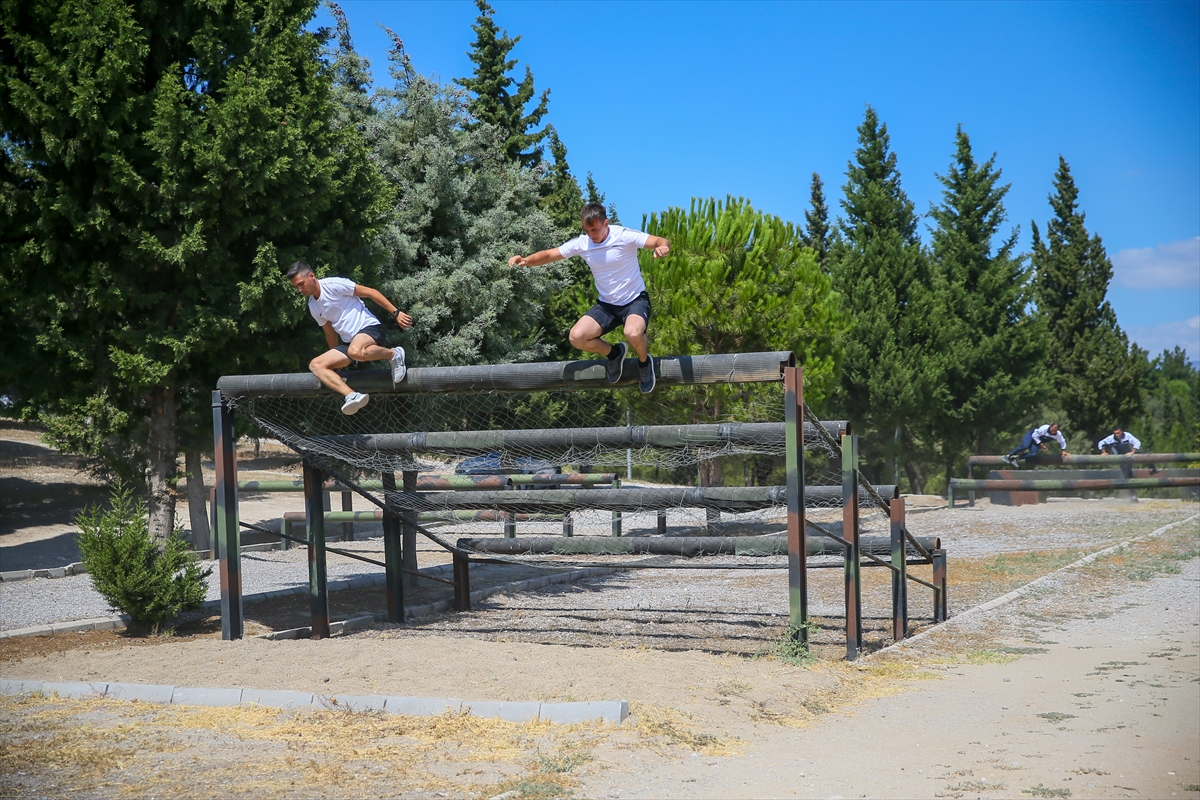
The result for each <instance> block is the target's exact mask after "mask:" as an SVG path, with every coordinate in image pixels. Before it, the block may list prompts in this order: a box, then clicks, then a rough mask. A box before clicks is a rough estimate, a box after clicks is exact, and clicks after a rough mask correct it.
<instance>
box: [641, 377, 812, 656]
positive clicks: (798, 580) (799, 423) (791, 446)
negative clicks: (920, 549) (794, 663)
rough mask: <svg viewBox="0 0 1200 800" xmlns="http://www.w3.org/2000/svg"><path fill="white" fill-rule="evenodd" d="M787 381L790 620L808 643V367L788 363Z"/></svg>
mask: <svg viewBox="0 0 1200 800" xmlns="http://www.w3.org/2000/svg"><path fill="white" fill-rule="evenodd" d="M783 385H784V396H783V397H784V400H783V402H784V409H783V411H784V420H785V421H784V434H785V435H784V438H785V442H786V451H787V455H786V465H787V467H786V469H787V530H788V622H789V628H790V629H791V635H792V637H793V639H794V640H795V641H796V642H798V643H799V644H801V645H804V646H807V645H808V552H807V547H806V544H805V541H804V529H805V518H804V370H802V369H801V368H799V367H785V368H784V370H783ZM660 519H662V518H660ZM664 522H665V520H664ZM664 527H665V526H664Z"/></svg>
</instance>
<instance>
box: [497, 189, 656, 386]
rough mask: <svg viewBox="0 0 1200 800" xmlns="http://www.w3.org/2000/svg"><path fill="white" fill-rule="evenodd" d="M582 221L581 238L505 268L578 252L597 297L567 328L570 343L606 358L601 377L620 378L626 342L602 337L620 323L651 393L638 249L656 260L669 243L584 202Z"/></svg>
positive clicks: (646, 301) (651, 373) (645, 303)
mask: <svg viewBox="0 0 1200 800" xmlns="http://www.w3.org/2000/svg"><path fill="white" fill-rule="evenodd" d="M579 217H580V220H581V221H582V222H583V230H584V231H585V233H584V234H583V235H582V236H577V237H575V238H574V239H571V240H570V241H569V242H566V243H565V244H562V245H560V246H559V247H555V248H554V249H552V250H540V251H538V252H536V253H534V254H533V255H531V256H513V257H512V258H510V259H509V260H508V265H509V266H510V267H540V266H541V265H543V264H551V263H553V262H555V261H562V260H563V259H564V258H570V257H571V256H580V257H582V258H583V260H584V261H586V262H587V265H588V267H589V268H590V269H591V271H592V277H593V278H595V281H596V290H597V292H599V294H600V301H599V302H598V303H596V305H594V306H592V307H591V308H590V309H588V312H587V313H586V314H584V315H583V316H582V317H580V318H579V321H578V322H576V323H575V326H574V327H573V328H571V334H570V339H571V345H572V346H573V347H576V348H578V349H579V350H583V351H584V352H587V353H596V354H597V355H601V356H607V358H608V364H607V365H606V366H605V377H606V378H607V379H608V382H609V383H616V382H617V381H619V380H621V374H622V372H623V371H624V368H625V356H626V354H627V353H628V348H627V347H626V345H625V342H618V343H617V344H615V345H613V344H609V343H608V342H606V341H604V339H603V338H602V337H603V336H604V335H605V334H607V333H609V332H610V331H613V330H615V329H616V328H617V326H618V325H621V326H623V328H624V333H625V339H626V341H628V342H629V344H630V345H632V346H633V350H634V352H635V353H637V358H638V387H639V388H640V389H641V390H642V391H643V392H645V393H649V392H652V391H654V383H655V377H654V358H653V357H652V356H651V355H650V342H649V339H648V338H647V336H646V325H647V324H648V323H649V322H650V295H649V294H648V293H647V292H646V283H645V281H643V280H642V270H641V268H640V267H639V266H638V260H637V251H638V250H639V249H642V248H644V249H647V250H653V251H654V257H655V258H662V257H663V256H665V255H667V254H668V253H670V252H671V243H670V242H669V241H667V240H666V239H664V238H662V237H661V236H652V235H650V234H648V233H643V232H641V231H635V230H632V229H631V228H624V227H622V226H620V225H610V224H609V223H608V215H607V214H606V213H605V211H604V206H602V205H600V204H599V203H588V204H587V205H585V206H584V207H583V210H582V211H581V212H580V214H579Z"/></svg>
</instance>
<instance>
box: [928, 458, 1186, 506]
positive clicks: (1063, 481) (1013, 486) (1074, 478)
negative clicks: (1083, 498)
mask: <svg viewBox="0 0 1200 800" xmlns="http://www.w3.org/2000/svg"><path fill="white" fill-rule="evenodd" d="M1196 462H1200V453H1132V454H1129V455H1123V456H1110V455H1064V454H1059V453H1054V454H1049V453H1039V454H1037V455H1034V456H1032V457H1030V458H1029V459H1026V460H1025V461H1023V462H1022V464H1023V466H1027V467H1030V468H1031V469H1011V464H1010V463H1009V462H1008V460H1007V459H1006V458H1005V457H1004V456H986V455H985V456H971V457H970V458H968V459H967V477H966V478H965V479H964V478H951V479H950V486H949V491H948V494H947V501H948V504H949V506H950V507H951V508H953V507H954V501H955V496H956V495H957V494H961V493H962V492H967V493H968V500H967V502H968V505H974V504H975V492H977V491H978V492H987V493H988V495H989V496H990V497H991V498H992V502H999V503H1001V504H1004V505H1023V504H1028V503H1037V502H1045V495H1046V494H1047V493H1050V492H1053V493H1060V494H1061V493H1067V492H1091V491H1134V490H1137V489H1172V488H1181V489H1184V490H1185V493H1184V497H1192V498H1193V499H1194V498H1195V497H1197V496H1200V495H1198V494H1197V492H1196V487H1200V469H1196V468H1190V469H1158V465H1160V464H1188V463H1196ZM977 467H988V468H993V467H1010V468H1009V469H992V470H990V471H989V473H988V476H987V478H985V479H976V478H975V469H976V468H977ZM1038 467H1050V468H1054V467H1079V468H1082V469H1074V470H1068V469H1034V468H1038ZM1086 467H1105V468H1106V469H1086ZM1189 490H1190V491H1189Z"/></svg>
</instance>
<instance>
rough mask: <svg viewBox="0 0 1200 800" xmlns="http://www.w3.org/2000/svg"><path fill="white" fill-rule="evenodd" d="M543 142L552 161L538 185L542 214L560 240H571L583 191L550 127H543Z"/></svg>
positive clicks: (575, 227)
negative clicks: (558, 232)
mask: <svg viewBox="0 0 1200 800" xmlns="http://www.w3.org/2000/svg"><path fill="white" fill-rule="evenodd" d="M546 138H547V139H548V140H549V142H550V156H551V157H552V158H553V159H554V161H553V162H552V163H551V165H550V168H549V170H547V176H546V181H545V182H544V183H543V184H542V199H541V206H542V210H543V211H545V212H546V213H547V214H549V215H550V219H552V220H554V224H555V225H557V226H558V227H559V228H560V229H561V230H562V232H563V235H564V236H571V235H574V234H575V232H576V231H577V230H578V229H579V210H580V209H581V208H583V191H582V190H581V189H580V188H579V181H577V180H576V179H575V176H574V175H572V174H571V167H570V165H569V164H568V163H567V146H566V145H565V144H563V143H562V140H561V139H559V138H558V131H556V130H554V126H553V125H547V126H546Z"/></svg>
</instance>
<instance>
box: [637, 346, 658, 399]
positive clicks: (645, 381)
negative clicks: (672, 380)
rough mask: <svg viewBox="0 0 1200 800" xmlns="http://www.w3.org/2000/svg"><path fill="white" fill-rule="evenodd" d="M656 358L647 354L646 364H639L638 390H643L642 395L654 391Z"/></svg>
mask: <svg viewBox="0 0 1200 800" xmlns="http://www.w3.org/2000/svg"><path fill="white" fill-rule="evenodd" d="M654 384H655V380H654V356H652V355H650V354H649V353H647V354H646V363H645V364H643V363H642V362H640V361H639V362H638V388H639V389H641V390H642V394H650V393H651V392H653V391H654Z"/></svg>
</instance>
